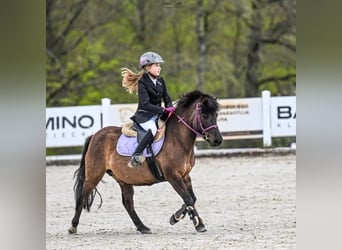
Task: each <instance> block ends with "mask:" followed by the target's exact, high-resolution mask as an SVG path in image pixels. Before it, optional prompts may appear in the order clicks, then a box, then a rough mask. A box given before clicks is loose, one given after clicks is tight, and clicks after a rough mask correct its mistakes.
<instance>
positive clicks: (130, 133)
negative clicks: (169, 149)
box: [116, 120, 166, 181]
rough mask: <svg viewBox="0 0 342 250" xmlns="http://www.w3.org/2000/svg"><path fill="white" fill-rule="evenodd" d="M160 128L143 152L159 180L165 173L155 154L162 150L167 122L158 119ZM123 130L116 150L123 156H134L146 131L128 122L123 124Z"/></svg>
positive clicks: (162, 179)
mask: <svg viewBox="0 0 342 250" xmlns="http://www.w3.org/2000/svg"><path fill="white" fill-rule="evenodd" d="M158 128H159V129H158V131H157V134H156V135H155V137H154V140H153V143H152V144H151V145H147V147H146V149H145V150H144V152H143V154H144V155H145V157H146V161H147V165H148V167H149V169H150V171H151V173H152V174H153V175H154V176H155V177H156V179H157V180H158V181H164V180H165V178H164V175H163V173H162V171H161V169H160V167H159V165H158V163H157V161H156V159H155V155H157V154H158V153H159V152H160V150H161V148H162V146H163V143H164V139H165V128H166V126H165V122H164V121H162V120H158ZM121 132H122V135H121V136H120V137H119V139H118V143H117V146H116V151H117V152H118V153H119V154H120V155H123V156H132V154H133V151H134V150H135V148H136V147H137V145H138V141H140V138H142V137H143V136H144V134H145V133H146V131H145V130H144V129H143V128H141V127H140V126H139V125H138V124H134V123H133V122H128V123H126V124H124V125H123V126H122V130H121Z"/></svg>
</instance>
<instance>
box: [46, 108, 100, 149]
mask: <svg viewBox="0 0 342 250" xmlns="http://www.w3.org/2000/svg"><path fill="white" fill-rule="evenodd" d="M100 128H101V106H99V105H97V106H79V107H59V108H47V109H46V147H64V146H66V147H68V146H80V145H83V144H84V141H85V139H86V138H87V137H88V136H89V135H91V134H93V133H95V132H96V131H97V130H99V129H100Z"/></svg>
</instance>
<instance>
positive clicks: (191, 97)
mask: <svg viewBox="0 0 342 250" xmlns="http://www.w3.org/2000/svg"><path fill="white" fill-rule="evenodd" d="M197 100H200V102H201V103H202V113H207V114H210V113H214V112H217V111H218V110H219V106H220V105H219V103H218V102H217V100H216V98H215V97H213V96H211V95H208V94H203V93H202V92H201V91H199V90H194V91H192V92H189V93H187V94H185V95H183V96H181V97H180V99H179V101H178V103H177V110H179V111H182V110H185V109H187V108H189V107H190V106H191V105H192V104H193V103H194V102H196V101H197Z"/></svg>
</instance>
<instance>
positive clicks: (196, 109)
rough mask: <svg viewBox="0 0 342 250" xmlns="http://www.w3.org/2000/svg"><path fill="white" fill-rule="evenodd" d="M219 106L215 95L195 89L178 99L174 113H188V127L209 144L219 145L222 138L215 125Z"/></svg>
mask: <svg viewBox="0 0 342 250" xmlns="http://www.w3.org/2000/svg"><path fill="white" fill-rule="evenodd" d="M219 107H220V105H219V103H218V102H217V99H216V98H215V97H213V96H210V95H208V94H203V93H202V92H201V91H198V90H195V91H192V92H190V93H188V94H186V95H184V96H182V97H181V98H180V99H179V101H178V103H177V109H176V113H178V114H184V113H186V114H189V119H188V125H189V126H190V127H189V129H190V130H192V132H194V133H195V134H196V135H198V136H202V137H203V139H204V140H206V141H207V142H208V143H209V145H210V146H219V145H220V144H221V143H222V140H223V139H222V135H221V133H220V131H219V129H218V126H217V112H218V110H219Z"/></svg>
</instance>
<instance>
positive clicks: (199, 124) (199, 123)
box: [174, 103, 218, 140]
mask: <svg viewBox="0 0 342 250" xmlns="http://www.w3.org/2000/svg"><path fill="white" fill-rule="evenodd" d="M201 108H202V107H201V103H197V104H196V116H195V119H194V122H193V123H194V124H197V127H199V128H200V129H201V131H198V130H196V129H195V128H193V127H191V125H190V124H188V123H187V122H186V121H184V118H183V117H180V116H179V115H178V114H176V113H174V114H175V115H176V116H177V118H178V122H181V123H183V124H184V125H185V126H186V127H187V128H188V129H190V130H191V131H192V132H194V133H195V134H196V136H201V137H203V139H205V140H208V131H209V130H210V129H213V128H218V126H217V125H216V124H214V125H211V126H209V127H206V128H204V126H203V124H202V120H201Z"/></svg>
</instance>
